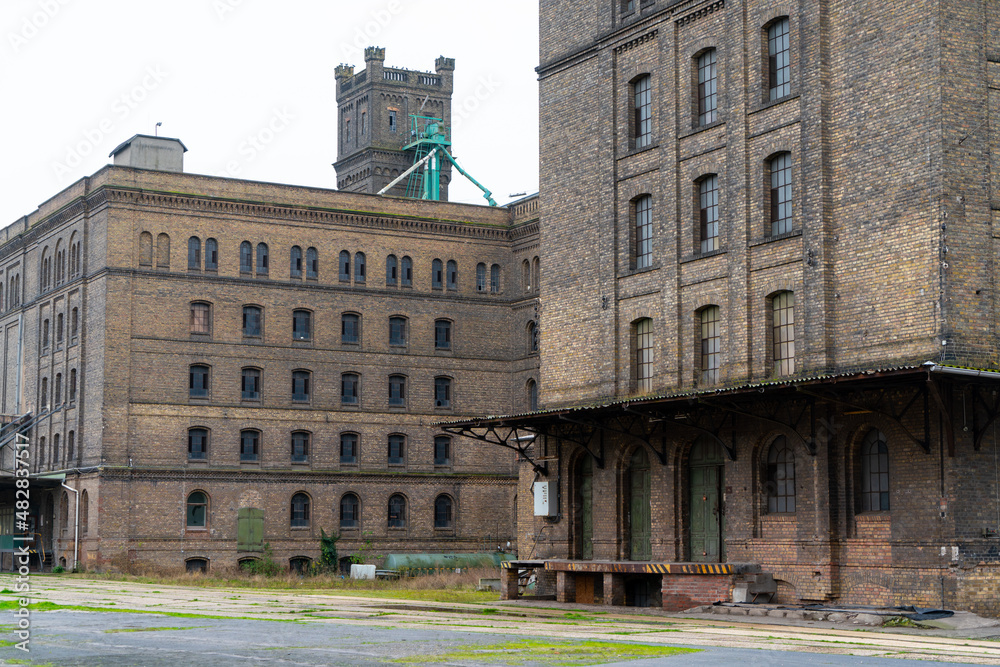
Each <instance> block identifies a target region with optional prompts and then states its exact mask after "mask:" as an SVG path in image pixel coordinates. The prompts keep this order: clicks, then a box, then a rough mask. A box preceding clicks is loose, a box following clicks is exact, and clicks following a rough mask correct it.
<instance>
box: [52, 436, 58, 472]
mask: <svg viewBox="0 0 1000 667" xmlns="http://www.w3.org/2000/svg"><path fill="white" fill-rule="evenodd" d="M59 440H60V434H59V433H56V434H55V435H54V436H52V463H53V465H57V464H58V463H59Z"/></svg>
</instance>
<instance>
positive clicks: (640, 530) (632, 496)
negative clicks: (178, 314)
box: [628, 449, 653, 560]
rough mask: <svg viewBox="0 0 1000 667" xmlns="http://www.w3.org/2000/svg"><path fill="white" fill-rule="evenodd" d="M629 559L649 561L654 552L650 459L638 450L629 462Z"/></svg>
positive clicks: (642, 451)
mask: <svg viewBox="0 0 1000 667" xmlns="http://www.w3.org/2000/svg"><path fill="white" fill-rule="evenodd" d="M628 480H629V504H628V509H629V516H628V519H629V521H628V525H629V559H630V560H649V559H651V558H652V557H653V550H652V548H651V547H650V544H649V534H650V532H651V530H650V527H651V526H650V524H651V523H652V521H651V518H652V517H651V516H650V514H651V513H650V507H649V497H650V480H649V457H648V456H646V452H645V450H642V449H637V450H635V453H634V454H633V455H632V459H631V460H630V461H629V475H628Z"/></svg>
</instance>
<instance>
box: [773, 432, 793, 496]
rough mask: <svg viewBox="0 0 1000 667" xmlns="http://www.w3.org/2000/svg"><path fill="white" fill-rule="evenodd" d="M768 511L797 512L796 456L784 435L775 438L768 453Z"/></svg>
mask: <svg viewBox="0 0 1000 667" xmlns="http://www.w3.org/2000/svg"><path fill="white" fill-rule="evenodd" d="M767 511H768V512H769V513H771V514H775V513H791V512H794V511H795V454H794V453H793V452H792V448H791V447H790V446H789V445H788V440H787V439H786V438H785V436H783V435H781V436H778V437H777V438H775V440H774V442H773V443H771V448H770V449H769V450H768V452H767Z"/></svg>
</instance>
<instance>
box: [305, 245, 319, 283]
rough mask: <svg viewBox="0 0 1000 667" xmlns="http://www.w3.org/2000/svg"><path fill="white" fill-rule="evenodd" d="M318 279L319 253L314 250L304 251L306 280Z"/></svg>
mask: <svg viewBox="0 0 1000 667" xmlns="http://www.w3.org/2000/svg"><path fill="white" fill-rule="evenodd" d="M317 278H319V252H318V251H317V250H316V248H307V249H306V279H307V280H316V279H317Z"/></svg>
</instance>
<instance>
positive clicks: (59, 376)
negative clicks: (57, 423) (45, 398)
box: [53, 373, 62, 405]
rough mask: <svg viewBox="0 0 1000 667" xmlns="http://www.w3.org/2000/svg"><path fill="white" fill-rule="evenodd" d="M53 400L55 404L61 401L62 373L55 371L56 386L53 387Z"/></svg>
mask: <svg viewBox="0 0 1000 667" xmlns="http://www.w3.org/2000/svg"><path fill="white" fill-rule="evenodd" d="M55 395H56V397H55V400H54V401H53V402H54V403H55V404H56V405H60V404H61V403H62V373H56V387H55Z"/></svg>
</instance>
